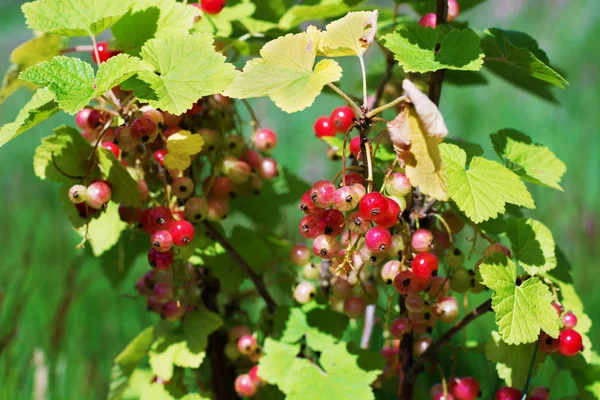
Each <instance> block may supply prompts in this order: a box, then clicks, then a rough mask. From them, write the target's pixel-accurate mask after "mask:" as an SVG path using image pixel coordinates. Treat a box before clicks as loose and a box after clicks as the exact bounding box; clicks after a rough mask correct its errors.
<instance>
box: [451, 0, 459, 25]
mask: <svg viewBox="0 0 600 400" xmlns="http://www.w3.org/2000/svg"><path fill="white" fill-rule="evenodd" d="M459 13H460V7H459V5H458V1H457V0H448V21H452V20H454V19H455V18H456V17H458V14H459Z"/></svg>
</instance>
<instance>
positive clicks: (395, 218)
mask: <svg viewBox="0 0 600 400" xmlns="http://www.w3.org/2000/svg"><path fill="white" fill-rule="evenodd" d="M386 201H387V204H388V210H387V212H386V213H385V214H384V215H383V217H380V218H377V219H375V223H376V224H377V225H378V226H381V227H382V228H386V229H389V228H391V227H393V226H394V225H396V224H397V223H398V222H400V219H401V218H402V209H401V208H400V205H399V204H398V203H396V202H395V201H394V200H393V199H391V198H389V197H386Z"/></svg>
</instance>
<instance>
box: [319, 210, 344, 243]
mask: <svg viewBox="0 0 600 400" xmlns="http://www.w3.org/2000/svg"><path fill="white" fill-rule="evenodd" d="M345 228H346V217H344V214H342V213H341V212H340V211H338V210H336V209H333V208H330V209H328V210H325V212H323V214H321V215H320V216H319V222H317V230H318V231H319V234H325V235H331V236H338V235H340V234H341V233H342V232H343V231H344V229H345Z"/></svg>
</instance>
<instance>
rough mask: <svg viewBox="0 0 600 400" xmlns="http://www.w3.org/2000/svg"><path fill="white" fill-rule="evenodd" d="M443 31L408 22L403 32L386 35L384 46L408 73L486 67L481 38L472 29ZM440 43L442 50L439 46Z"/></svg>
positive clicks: (402, 29) (469, 69) (401, 29)
mask: <svg viewBox="0 0 600 400" xmlns="http://www.w3.org/2000/svg"><path fill="white" fill-rule="evenodd" d="M442 32H443V31H442V30H441V28H440V29H437V30H434V29H431V28H426V27H423V26H421V25H418V24H407V25H405V26H404V27H402V28H400V30H399V31H396V32H394V33H390V34H388V35H385V36H384V37H382V40H383V41H384V46H385V47H386V48H388V49H389V50H390V51H391V52H392V53H394V58H395V59H396V60H397V61H398V62H399V63H400V65H401V66H402V68H403V69H404V71H406V72H421V73H423V72H430V71H437V70H438V69H455V70H461V71H478V70H480V69H481V67H482V66H483V52H482V51H481V48H480V47H479V43H480V40H479V37H478V36H477V35H476V34H475V33H474V32H473V31H471V30H470V29H453V30H451V31H449V32H448V33H446V34H445V35H443V37H442ZM438 43H439V49H438V51H436V48H437V46H438Z"/></svg>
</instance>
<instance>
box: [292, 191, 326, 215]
mask: <svg viewBox="0 0 600 400" xmlns="http://www.w3.org/2000/svg"><path fill="white" fill-rule="evenodd" d="M310 195H311V191H310V190H307V191H306V192H304V194H303V195H302V198H301V199H300V204H298V208H299V209H300V211H302V212H303V213H304V214H306V215H320V214H321V213H323V209H322V208H319V207H317V206H316V205H315V203H313V201H312V200H311V198H310Z"/></svg>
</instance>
